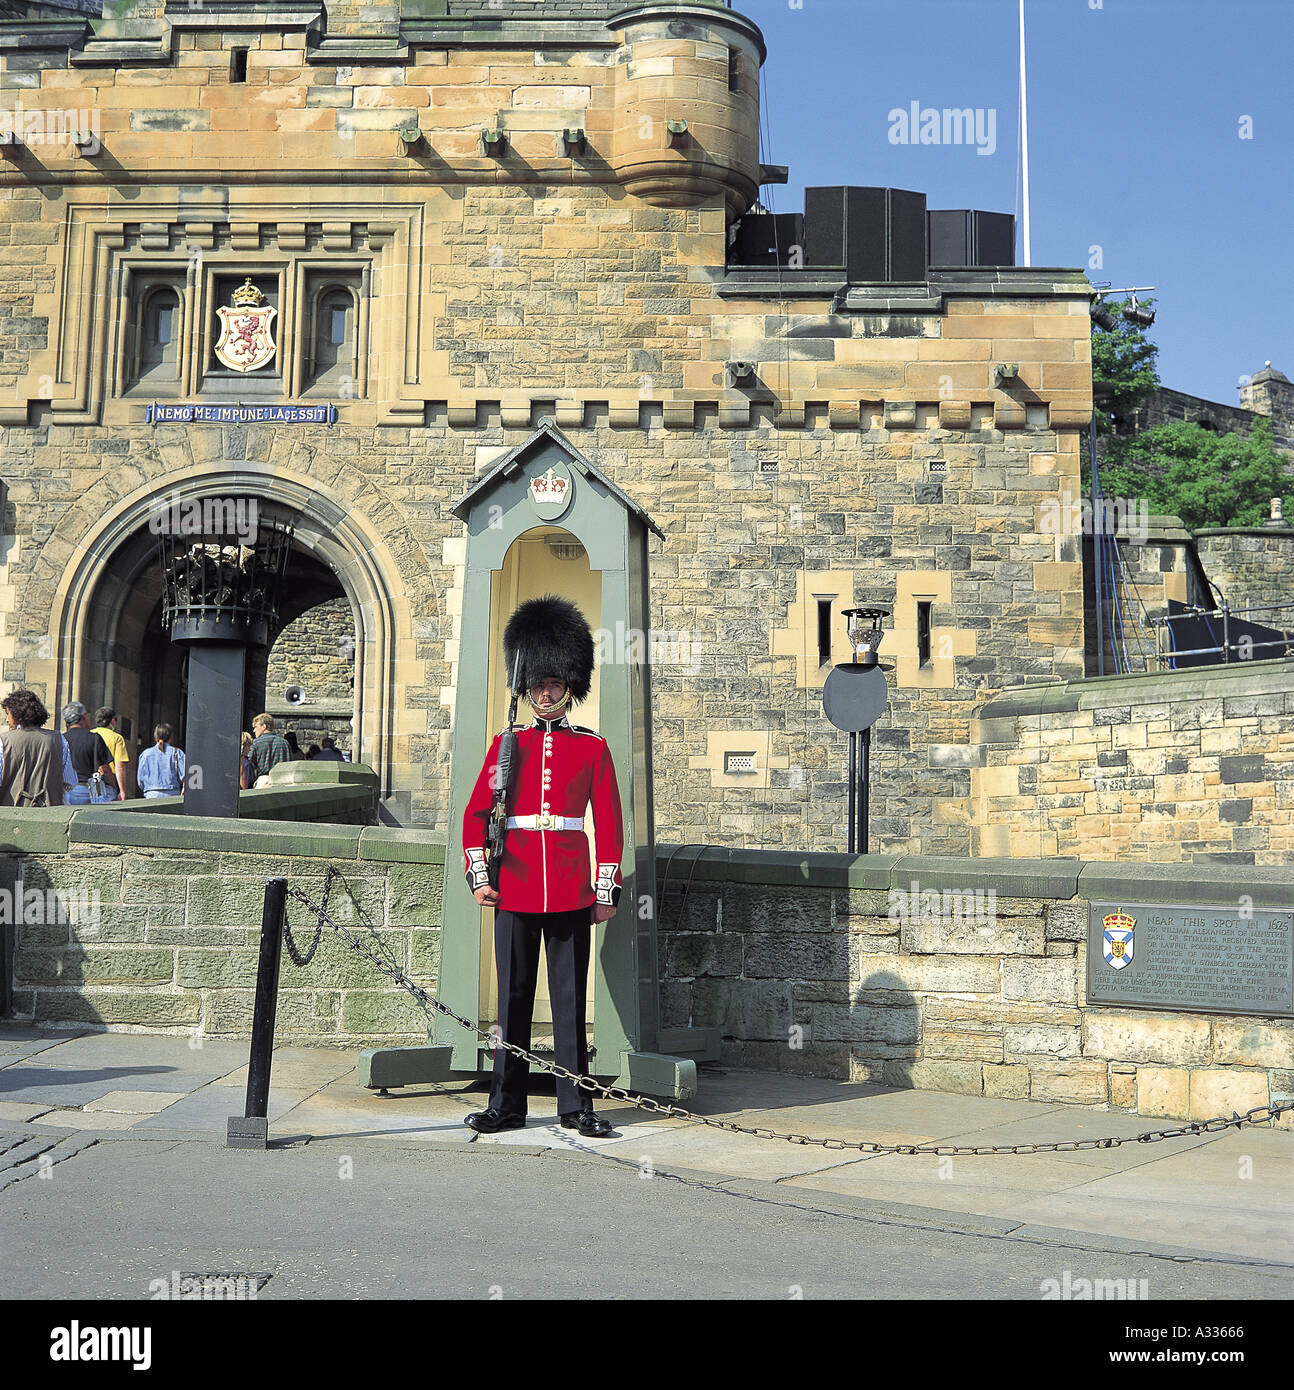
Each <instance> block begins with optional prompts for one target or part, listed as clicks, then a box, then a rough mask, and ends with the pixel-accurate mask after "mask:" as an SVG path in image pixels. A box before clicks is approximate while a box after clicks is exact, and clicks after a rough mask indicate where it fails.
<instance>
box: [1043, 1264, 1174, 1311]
mask: <svg viewBox="0 0 1294 1390" xmlns="http://www.w3.org/2000/svg"><path fill="white" fill-rule="evenodd" d="M1038 1291H1039V1293H1041V1294H1042V1301H1043V1302H1044V1303H1047V1302H1050V1301H1051V1300H1054V1299H1062V1300H1074V1301H1077V1302H1083V1301H1086V1300H1089V1299H1092V1300H1097V1301H1100V1300H1105V1301H1109V1300H1111V1299H1114V1300H1116V1301H1117V1300H1121V1299H1146V1298H1149V1297H1150V1281H1149V1280H1148V1279H1075V1278H1074V1277H1073V1275H1072V1274H1071V1273H1070V1271H1069V1270H1067V1269H1066V1270H1064V1271H1062V1274H1061V1277H1060V1278H1059V1279H1044V1280H1043V1281H1042V1283H1041V1284H1039V1285H1038Z"/></svg>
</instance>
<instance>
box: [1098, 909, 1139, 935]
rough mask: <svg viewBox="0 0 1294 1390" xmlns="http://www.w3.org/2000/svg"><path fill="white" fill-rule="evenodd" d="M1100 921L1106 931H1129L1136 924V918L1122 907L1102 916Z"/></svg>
mask: <svg viewBox="0 0 1294 1390" xmlns="http://www.w3.org/2000/svg"><path fill="white" fill-rule="evenodd" d="M1101 923H1102V925H1103V926H1104V927H1105V929H1106V931H1131V930H1132V929H1133V927H1135V926H1136V925H1137V919H1136V918H1135V917H1132V916H1130V915H1129V914H1128V912H1127V911H1126V909H1124V910H1120V911H1119V912H1111V913H1109V914H1107V915H1106V916H1105V917H1102V918H1101Z"/></svg>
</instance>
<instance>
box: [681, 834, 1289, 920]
mask: <svg viewBox="0 0 1294 1390" xmlns="http://www.w3.org/2000/svg"><path fill="white" fill-rule="evenodd" d="M697 849H702V850H703V853H702V854H701V855H700V857H699V859H698V857H697V855H696V853H695V851H696V850H697ZM680 851H681V852H680ZM687 851H692V853H688V852H687ZM656 853H657V882H658V885H659V884H663V883H665V882H666V879H665V869H666V863H667V861H670V860H671V859H672V862H671V863H670V867H669V878H668V882H669V883H673V884H684V883H687V882H689V881H690V882H692V883H693V884H694V885H695V884H696V883H698V882H706V883H711V884H713V883H715V882H730V883H731V882H737V883H751V884H754V883H764V884H782V885H802V886H804V887H807V888H824V889H849V888H854V889H858V888H870V889H880V890H883V889H889V888H896V889H904V890H907V889H909V888H910V887H911V885H912V883H913V882H914V881H915V882H916V883H917V884H918V885H919V888H920V890H921V891H925V890H927V889H928V890H930V891H940V890H942V889H945V888H947V889H950V890H956V891H961V892H966V891H968V890H974V889H989V888H992V889H993V890H994V891H995V892H996V893H997V895H998V897H1001V898H1025V899H1028V898H1049V899H1052V900H1054V901H1057V902H1071V901H1072V900H1073V899H1075V898H1081V899H1084V900H1087V901H1091V900H1093V899H1102V900H1105V899H1114V898H1121V899H1122V898H1125V897H1126V898H1127V900H1128V901H1129V902H1138V901H1148V899H1146V898H1145V895H1144V884H1145V883H1146V882H1147V881H1149V882H1150V883H1151V884H1153V885H1154V887H1155V889H1156V890H1157V891H1156V892H1155V895H1154V898H1153V901H1155V902H1161V903H1170V902H1178V903H1186V904H1191V903H1197V902H1198V903H1205V902H1210V901H1216V900H1217V898H1218V896H1219V893H1223V894H1225V895H1226V896H1232V894H1231V891H1230V890H1232V889H1234V890H1235V894H1234V895H1235V896H1236V897H1237V898H1238V897H1239V896H1240V895H1241V894H1248V895H1249V896H1250V897H1251V898H1252V899H1253V903H1254V906H1255V907H1289V906H1290V905H1291V904H1294V870H1290V869H1284V868H1280V867H1272V866H1263V867H1259V868H1254V867H1252V866H1245V865H1240V866H1238V865H1219V864H1124V863H1106V862H1103V861H1091V862H1088V861H1084V860H1081V859H1075V858H1061V857H1056V858H1051V859H954V858H942V857H935V856H931V855H919V854H859V855H853V854H829V853H818V852H815V853H804V854H797V853H795V852H794V851H786V850H750V849H732V848H728V847H725V846H720V845H706V846H697V845H684V846H678V845H657V846H656ZM694 861H695V867H694ZM1138 893H1140V896H1137V894H1138Z"/></svg>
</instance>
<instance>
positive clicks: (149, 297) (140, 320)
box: [125, 281, 183, 389]
mask: <svg viewBox="0 0 1294 1390" xmlns="http://www.w3.org/2000/svg"><path fill="white" fill-rule="evenodd" d="M133 298H134V302H133V305H132V307H131V313H130V317H129V319H128V320H127V325H126V328H127V342H126V353H125V357H126V383H125V384H126V389H129V388H130V387H132V386H140V385H147V386H148V387H149V389H155V388H156V386H157V385H158V384H159V383H175V384H178V383H179V379H180V339H181V336H182V328H183V313H182V310H181V299H180V294H179V290H178V288H177V287H176V286H175V285H173V284H170V283H162V284H158V283H157V282H156V281H153V282H149V281H144V282H143V284H142V285H141V287H140V289H139V291H138V293H137V294H136V295H135V296H134V297H133Z"/></svg>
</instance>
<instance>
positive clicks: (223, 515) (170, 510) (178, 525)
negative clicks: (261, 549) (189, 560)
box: [148, 492, 260, 545]
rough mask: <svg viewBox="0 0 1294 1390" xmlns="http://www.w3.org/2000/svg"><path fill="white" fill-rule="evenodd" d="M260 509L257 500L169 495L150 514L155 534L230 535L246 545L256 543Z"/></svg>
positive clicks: (149, 527) (150, 521)
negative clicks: (181, 497) (182, 497)
mask: <svg viewBox="0 0 1294 1390" xmlns="http://www.w3.org/2000/svg"><path fill="white" fill-rule="evenodd" d="M259 515H260V509H259V506H258V504H257V500H256V498H255V497H187V498H184V499H183V500H181V499H180V496H179V494H178V493H174V492H171V493H167V495H166V497H165V498H163V499H162V500H161V501H159V502H158V503H157V504H156V505H155V506H154V507H153V508H152V509H151V510H150V512H149V516H148V529H149V530H150V531H151V532H152V533H153V534H154V535H155V536H160V535H168V536H230V537H236V538H237V539H238V540H239V541H240V542H241V543H242V544H243V545H254V544H255V543H256V525H257V521H258V518H259Z"/></svg>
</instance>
